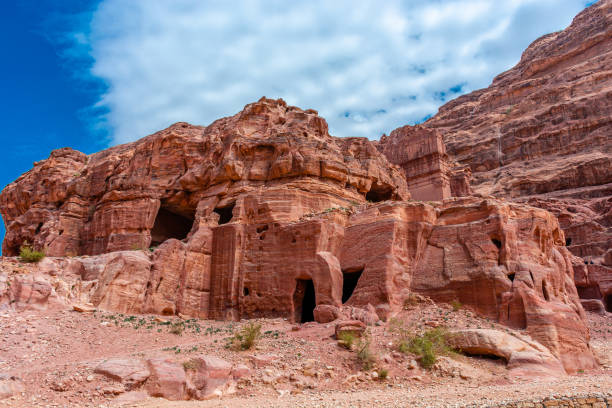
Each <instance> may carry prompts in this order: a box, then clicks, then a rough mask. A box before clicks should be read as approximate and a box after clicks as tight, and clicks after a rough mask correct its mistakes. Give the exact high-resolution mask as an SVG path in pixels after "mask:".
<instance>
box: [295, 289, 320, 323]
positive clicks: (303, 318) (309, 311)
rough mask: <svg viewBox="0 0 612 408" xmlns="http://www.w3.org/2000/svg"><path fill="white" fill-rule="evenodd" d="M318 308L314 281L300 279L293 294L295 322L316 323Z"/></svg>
mask: <svg viewBox="0 0 612 408" xmlns="http://www.w3.org/2000/svg"><path fill="white" fill-rule="evenodd" d="M316 306H317V302H316V296H315V290H314V284H313V282H312V279H298V280H297V283H296V286H295V292H294V293H293V307H294V320H295V321H296V322H298V321H299V322H300V323H306V322H312V321H314V309H315V307H316Z"/></svg>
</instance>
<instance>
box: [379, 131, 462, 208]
mask: <svg viewBox="0 0 612 408" xmlns="http://www.w3.org/2000/svg"><path fill="white" fill-rule="evenodd" d="M377 147H378V149H379V150H380V151H381V152H382V153H383V154H384V155H385V156H386V157H387V159H388V160H389V161H390V162H391V163H393V164H397V165H399V166H400V167H402V169H403V170H404V174H405V176H406V180H407V181H408V189H409V190H410V194H411V195H412V198H414V199H415V200H423V201H438V200H444V199H445V198H449V197H450V196H451V182H450V164H449V161H448V156H447V155H446V148H445V146H444V141H443V140H442V135H441V134H440V132H438V131H436V130H431V129H427V128H424V127H421V126H414V127H413V126H404V127H402V128H399V129H395V130H394V131H393V132H391V134H390V135H389V136H385V135H383V136H382V137H381V138H380V141H379V143H378V145H377Z"/></svg>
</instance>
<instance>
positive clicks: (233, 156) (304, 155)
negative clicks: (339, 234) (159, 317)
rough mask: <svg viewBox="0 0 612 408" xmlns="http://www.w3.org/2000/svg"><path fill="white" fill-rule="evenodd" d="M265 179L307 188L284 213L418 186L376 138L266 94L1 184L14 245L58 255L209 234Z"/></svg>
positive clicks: (272, 184)
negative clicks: (332, 127) (203, 122)
mask: <svg viewBox="0 0 612 408" xmlns="http://www.w3.org/2000/svg"><path fill="white" fill-rule="evenodd" d="M262 189H266V190H269V191H272V190H275V191H276V193H272V194H273V195H274V194H276V195H277V197H283V196H284V195H286V194H291V195H293V196H294V197H296V199H297V201H295V203H294V204H295V206H294V207H293V208H284V209H280V211H279V212H278V215H279V216H280V215H281V213H282V214H284V215H282V217H285V218H286V217H289V218H291V217H295V216H298V217H299V216H300V215H302V214H304V213H308V212H312V211H320V210H322V209H325V208H328V207H330V206H331V205H332V204H338V205H340V204H346V203H348V202H350V201H355V202H365V200H366V199H368V200H372V201H380V200H386V199H396V198H408V197H409V194H408V192H407V188H406V183H405V180H404V178H403V177H402V176H401V173H400V171H399V170H397V169H396V168H394V167H393V166H390V165H389V164H388V162H387V161H386V160H385V158H384V156H382V155H381V154H380V153H379V152H378V151H377V150H376V148H375V147H374V145H373V144H372V143H370V142H369V141H368V140H367V139H365V138H344V139H340V138H334V137H332V136H330V135H329V133H328V131H327V123H326V122H325V120H324V119H323V118H321V117H319V116H318V115H317V113H316V112H315V111H313V110H307V111H303V110H301V109H299V108H296V107H292V106H287V105H286V104H285V102H284V101H282V100H277V101H275V100H269V99H262V100H260V101H259V102H257V103H253V104H250V105H247V106H246V107H245V109H244V110H243V111H242V112H240V113H239V114H237V115H235V116H232V117H228V118H224V119H220V120H218V121H216V122H214V123H213V124H211V125H210V126H208V127H201V126H193V125H189V124H187V123H177V124H175V125H173V126H171V127H169V128H168V129H165V130H163V131H161V132H158V133H155V134H153V135H150V136H148V137H145V138H143V139H141V140H139V141H137V142H134V143H129V144H125V145H120V146H116V147H112V148H110V149H107V150H104V151H102V152H99V153H95V154H92V155H90V156H87V155H85V154H83V153H80V152H77V151H74V150H72V149H69V148H65V149H60V150H56V151H54V152H52V153H51V155H50V157H49V158H48V159H47V160H43V161H41V162H38V163H35V166H34V168H33V169H32V170H30V171H29V172H27V173H25V174H24V175H23V176H21V177H20V178H19V179H17V180H16V181H15V182H13V183H11V184H9V185H8V186H7V187H6V188H5V189H4V190H3V191H2V194H0V212H1V213H2V216H3V218H4V221H5V224H6V227H7V228H6V229H7V232H6V237H5V240H4V243H3V254H4V255H15V254H17V253H18V252H19V247H20V246H21V245H22V244H23V243H24V242H26V241H28V242H29V243H31V244H33V245H34V246H35V247H40V248H42V247H44V248H45V249H46V251H47V254H48V255H58V256H62V255H66V254H72V255H81V254H89V255H94V254H101V253H105V252H110V251H118V250H126V249H127V250H129V249H134V248H148V247H149V246H150V245H152V244H153V245H156V244H159V243H160V242H161V241H163V238H164V237H166V236H168V235H170V236H174V237H180V238H181V239H182V238H185V237H186V236H187V235H188V234H189V233H191V234H192V235H193V234H196V235H197V232H198V224H199V220H201V219H203V218H206V217H207V216H209V215H210V214H212V213H213V212H215V211H216V212H217V214H218V215H219V217H220V218H221V219H223V218H224V217H231V216H232V208H233V207H232V206H233V205H234V204H235V202H236V200H237V198H238V197H240V196H243V195H245V194H246V193H248V192H252V191H259V190H262ZM270 198H271V199H272V197H270ZM276 205H283V204H279V202H277V201H274V200H271V201H270V203H268V204H266V207H269V208H274V207H275V206H276ZM239 210H240V209H239V208H238V209H236V212H235V214H236V216H241V217H249V216H250V214H239V212H238V211H239ZM262 211H264V210H262ZM156 220H158V221H159V223H158V225H156ZM164 221H165V222H164ZM194 221H198V222H195V223H194Z"/></svg>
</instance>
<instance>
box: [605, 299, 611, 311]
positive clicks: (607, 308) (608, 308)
mask: <svg viewBox="0 0 612 408" xmlns="http://www.w3.org/2000/svg"><path fill="white" fill-rule="evenodd" d="M604 305H605V306H606V312H610V313H612V295H606V297H605V298H604Z"/></svg>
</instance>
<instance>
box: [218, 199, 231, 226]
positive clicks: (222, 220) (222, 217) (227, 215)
mask: <svg viewBox="0 0 612 408" xmlns="http://www.w3.org/2000/svg"><path fill="white" fill-rule="evenodd" d="M235 206H236V203H231V204H230V205H228V206H226V207H217V208H215V209H214V211H215V212H216V213H217V214H219V225H223V224H227V223H228V222H230V221H231V220H232V218H233V217H234V207H235Z"/></svg>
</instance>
